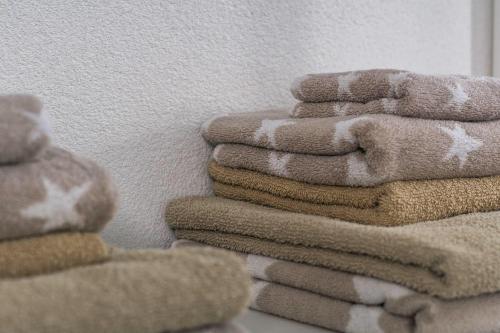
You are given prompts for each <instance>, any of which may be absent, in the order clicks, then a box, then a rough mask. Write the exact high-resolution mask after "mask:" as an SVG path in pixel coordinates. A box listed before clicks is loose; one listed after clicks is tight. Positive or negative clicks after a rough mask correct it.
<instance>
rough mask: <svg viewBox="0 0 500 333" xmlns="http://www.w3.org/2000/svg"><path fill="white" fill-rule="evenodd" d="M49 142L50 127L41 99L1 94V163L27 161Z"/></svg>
mask: <svg viewBox="0 0 500 333" xmlns="http://www.w3.org/2000/svg"><path fill="white" fill-rule="evenodd" d="M49 141H50V138H49V126H48V123H47V121H46V119H45V117H44V114H43V113H42V103H41V102H40V100H38V98H36V97H35V96H31V95H0V164H7V163H9V164H12V163H19V162H24V161H28V160H30V159H32V158H34V157H35V156H36V155H37V154H39V153H40V152H41V151H42V150H43V149H44V148H45V147H46V146H47V145H48V144H49Z"/></svg>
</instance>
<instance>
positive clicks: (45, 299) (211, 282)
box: [0, 249, 250, 333]
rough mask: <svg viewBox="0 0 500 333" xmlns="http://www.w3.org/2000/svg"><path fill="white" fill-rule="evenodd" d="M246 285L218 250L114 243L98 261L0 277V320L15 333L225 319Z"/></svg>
mask: <svg viewBox="0 0 500 333" xmlns="http://www.w3.org/2000/svg"><path fill="white" fill-rule="evenodd" d="M249 286H250V280H249V277H248V273H247V272H246V270H245V268H244V265H243V263H242V261H241V260H240V259H239V258H237V257H236V256H234V255H232V254H230V253H226V251H220V250H212V249H178V250H172V251H162V250H156V251H155V250H150V251H136V252H131V253H127V252H121V251H120V252H119V253H117V254H116V255H113V260H112V261H111V262H108V263H105V264H102V265H95V266H87V267H81V268H75V269H72V270H67V271H63V272H59V273H55V274H51V275H45V276H37V277H33V278H26V279H20V280H4V281H0V296H1V297H0V322H1V323H2V331H5V332H16V333H33V332H37V333H54V332H72V333H80V332H81V333H88V332H93V333H123V332H127V333H159V332H165V331H177V330H183V329H190V328H194V327H200V326H205V325H212V324H219V323H222V322H225V321H227V320H229V319H232V318H233V317H235V316H236V315H238V314H239V313H240V312H241V311H242V310H243V309H244V308H245V306H246V305H247V304H248V298H249Z"/></svg>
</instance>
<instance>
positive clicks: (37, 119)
mask: <svg viewBox="0 0 500 333" xmlns="http://www.w3.org/2000/svg"><path fill="white" fill-rule="evenodd" d="M21 114H22V115H23V116H25V117H26V118H28V119H30V120H31V121H33V122H34V123H35V125H36V128H35V129H34V130H33V131H31V133H30V141H31V142H33V141H35V140H38V139H39V138H40V137H41V136H42V135H44V134H45V135H49V134H50V126H49V122H48V121H47V118H46V117H45V113H43V112H41V113H39V114H35V113H33V112H29V111H25V110H22V111H21Z"/></svg>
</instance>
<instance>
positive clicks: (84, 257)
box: [0, 233, 109, 297]
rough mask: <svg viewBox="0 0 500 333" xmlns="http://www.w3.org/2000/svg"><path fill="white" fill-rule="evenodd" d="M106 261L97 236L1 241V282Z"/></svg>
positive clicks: (58, 236)
mask: <svg viewBox="0 0 500 333" xmlns="http://www.w3.org/2000/svg"><path fill="white" fill-rule="evenodd" d="M108 259H109V254H108V247H107V246H106V244H105V243H104V242H103V241H102V239H101V237H100V236H99V235H98V234H92V233H55V234H49V235H45V236H40V237H33V238H22V239H18V240H10V241H3V242H0V279H2V278H15V277H25V276H30V275H37V274H47V273H52V272H55V271H59V270H64V269H68V268H71V267H76V266H84V265H90V264H95V263H100V262H103V261H106V260H108ZM0 297H1V295H0Z"/></svg>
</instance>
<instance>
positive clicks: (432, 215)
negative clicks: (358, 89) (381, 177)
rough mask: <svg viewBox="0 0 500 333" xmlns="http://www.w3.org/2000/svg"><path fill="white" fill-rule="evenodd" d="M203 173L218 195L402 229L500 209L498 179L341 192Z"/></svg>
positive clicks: (253, 175) (250, 175)
mask: <svg viewBox="0 0 500 333" xmlns="http://www.w3.org/2000/svg"><path fill="white" fill-rule="evenodd" d="M208 171H209V174H210V176H211V177H212V178H213V179H214V180H215V182H214V186H213V190H214V193H215V194H216V195H218V196H221V197H225V198H229V199H234V200H244V201H249V202H252V203H255V204H260V205H265V206H270V207H274V208H279V209H284V210H288V211H292V212H297V213H305V214H313V215H321V216H326V217H333V218H339V219H342V220H348V221H354V222H358V223H362V224H372V225H384V226H392V225H402V224H410V223H415V222H420V221H428V220H437V219H441V218H446V217H451V216H455V215H459V214H466V213H473V212H481V211H483V212H486V211H493V210H499V209H500V192H499V191H498V188H500V177H498V176H497V177H483V178H454V179H444V180H421V181H398V182H392V183H386V184H382V185H379V186H376V187H347V186H325V185H312V184H308V183H301V182H297V181H293V180H289V179H286V178H281V177H274V176H269V175H266V174H263V173H259V172H254V171H249V170H245V169H234V168H229V167H224V166H222V165H220V164H218V163H217V162H215V161H211V162H210V163H209V166H208Z"/></svg>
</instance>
